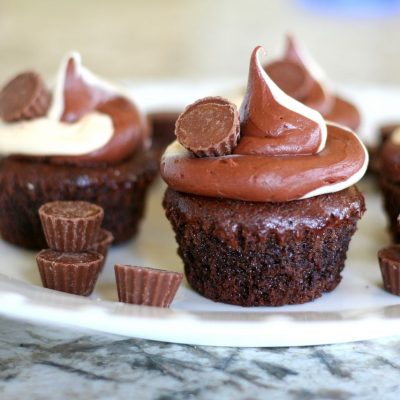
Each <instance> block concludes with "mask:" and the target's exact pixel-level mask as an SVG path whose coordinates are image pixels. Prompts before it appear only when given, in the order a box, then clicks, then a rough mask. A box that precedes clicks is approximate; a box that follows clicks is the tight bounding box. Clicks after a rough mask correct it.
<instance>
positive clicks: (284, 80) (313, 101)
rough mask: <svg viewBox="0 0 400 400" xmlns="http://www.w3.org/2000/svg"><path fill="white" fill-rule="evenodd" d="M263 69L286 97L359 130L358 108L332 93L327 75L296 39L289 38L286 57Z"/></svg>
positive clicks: (329, 118) (284, 55)
mask: <svg viewBox="0 0 400 400" xmlns="http://www.w3.org/2000/svg"><path fill="white" fill-rule="evenodd" d="M264 69H265V71H266V72H267V73H268V75H269V76H270V77H271V79H272V80H273V81H274V82H275V83H276V84H277V85H278V86H279V87H280V88H281V89H282V90H283V91H284V92H285V93H286V94H288V95H289V96H291V97H293V98H295V99H296V100H298V101H300V102H302V103H303V104H305V105H306V106H308V107H311V108H313V109H314V110H317V111H318V112H320V113H321V114H322V116H323V117H324V118H325V119H326V120H328V121H332V122H336V123H338V124H340V125H344V126H347V127H348V128H350V129H352V130H357V128H358V127H359V126H360V122H361V118H360V113H359V111H358V110H357V108H356V107H355V106H354V105H353V104H352V103H350V102H349V101H347V100H346V99H344V98H342V97H340V96H339V95H337V94H336V93H335V92H334V91H333V89H332V87H331V85H330V83H329V81H328V79H327V78H326V76H325V73H324V71H323V70H322V69H321V68H320V67H319V65H318V64H317V63H316V62H315V61H314V59H313V58H312V57H311V55H310V54H309V53H308V52H307V50H306V49H305V48H304V47H303V46H301V45H300V44H299V43H298V41H297V40H295V38H294V37H293V36H291V35H287V36H286V48H285V51H284V53H283V56H282V57H281V58H280V59H278V60H275V61H273V62H271V63H268V64H265V65H264Z"/></svg>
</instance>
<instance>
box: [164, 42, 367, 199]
mask: <svg viewBox="0 0 400 400" xmlns="http://www.w3.org/2000/svg"><path fill="white" fill-rule="evenodd" d="M260 51H261V48H260V47H257V48H256V49H255V50H254V51H253V53H252V56H251V60H250V71H249V80H248V88H247V94H246V97H245V99H244V101H243V104H242V106H241V108H240V117H241V118H240V119H241V121H240V122H241V127H240V139H239V142H238V144H237V146H236V147H235V148H234V150H233V154H223V155H217V156H215V155H213V156H212V157H202V158H199V157H196V156H195V155H194V154H193V153H192V152H191V151H189V150H187V149H185V147H184V146H183V145H182V144H181V143H179V142H178V141H175V142H174V143H172V144H171V145H170V146H169V147H168V148H167V149H166V151H165V153H164V155H163V157H162V159H161V168H160V170H161V175H162V177H163V178H164V180H165V181H166V182H167V184H168V185H169V186H170V187H172V188H173V189H175V190H177V191H181V192H186V193H191V194H195V195H201V196H209V197H222V198H228V199H233V200H244V201H259V202H285V201H291V200H296V199H304V198H308V197H312V196H317V195H322V194H326V193H332V192H337V191H339V190H342V189H345V188H347V187H349V186H351V185H353V184H354V183H356V182H357V181H358V180H360V179H361V177H362V176H363V175H364V173H365V171H366V168H367V164H368V154H367V151H366V149H365V147H364V145H363V144H362V142H361V141H360V139H359V138H358V137H357V136H356V135H355V133H354V132H352V131H351V130H349V129H347V128H343V127H342V126H340V125H336V124H332V123H326V124H325V122H324V120H323V119H322V117H321V115H320V114H318V112H316V111H313V110H311V109H310V108H308V107H306V106H305V105H302V104H300V103H299V102H297V101H296V100H294V99H293V98H291V97H289V96H287V95H285V94H284V93H283V92H282V91H281V90H280V89H279V88H278V87H277V86H276V85H275V84H274V83H273V82H272V80H271V79H270V78H269V77H268V75H267V74H266V73H265V72H264V71H263V69H262V67H261V65H260V62H259V59H258V55H259V52H260ZM222 116H223V115H222V114H218V113H216V114H214V118H216V119H218V118H222ZM192 117H194V115H192ZM202 121H203V123H207V124H208V125H209V126H211V124H210V121H204V118H202V117H201V115H200V117H199V118H197V119H196V120H195V121H192V122H193V129H194V133H196V132H197V133H199V132H202V130H201V129H199V126H198V125H199V124H201V123H202ZM220 122H221V121H218V120H217V121H215V124H214V125H215V126H218V125H219V124H220ZM185 129H186V130H190V129H191V127H190V124H187V125H186V126H185ZM178 138H179V136H178Z"/></svg>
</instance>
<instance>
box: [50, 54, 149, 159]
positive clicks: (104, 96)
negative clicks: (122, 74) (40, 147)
mask: <svg viewBox="0 0 400 400" xmlns="http://www.w3.org/2000/svg"><path fill="white" fill-rule="evenodd" d="M62 92H63V93H62V96H63V107H62V110H61V112H62V114H61V115H60V117H59V118H60V120H61V121H65V122H75V121H77V120H79V119H80V118H82V117H83V116H84V115H86V114H88V113H90V112H92V111H97V112H100V113H103V114H107V115H109V116H110V118H111V119H112V122H113V126H114V134H113V136H112V138H111V139H110V140H109V141H108V143H106V145H105V146H103V147H101V148H100V149H97V150H95V151H93V152H90V153H87V154H83V155H79V156H56V157H50V158H49V159H50V161H51V162H54V163H68V164H79V165H80V164H86V163H95V164H97V163H104V164H112V163H116V162H119V161H122V160H124V159H126V158H127V157H129V156H130V155H132V154H133V153H134V152H135V151H136V150H138V149H140V148H143V147H144V146H147V145H148V141H149V132H150V130H149V126H148V123H147V120H146V119H145V117H144V116H143V115H142V114H141V113H140V111H139V110H138V108H137V107H136V105H135V104H134V103H133V102H132V101H131V100H130V99H128V98H127V97H126V96H124V95H123V94H121V93H120V92H119V91H118V90H117V89H116V88H114V87H112V86H111V85H110V84H107V83H105V82H104V83H103V82H101V81H100V80H99V79H96V78H94V79H93V76H90V73H88V71H87V70H84V69H83V68H82V66H81V64H80V58H79V57H78V56H77V55H73V56H71V57H69V59H68V60H67V63H66V68H65V75H64V82H63V91H62ZM50 112H51V111H50Z"/></svg>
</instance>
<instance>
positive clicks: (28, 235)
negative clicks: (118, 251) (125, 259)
mask: <svg viewBox="0 0 400 400" xmlns="http://www.w3.org/2000/svg"><path fill="white" fill-rule="evenodd" d="M156 174H157V156H156V154H155V153H154V152H153V151H146V152H142V153H140V154H136V155H134V156H133V157H131V158H129V159H128V160H126V161H124V162H122V163H120V164H117V165H111V166H103V167H101V166H97V167H83V166H82V167H80V166H70V165H55V164H49V163H46V162H35V161H32V160H28V159H22V158H21V159H17V158H11V157H8V158H5V159H3V160H1V161H0V233H1V236H2V237H3V239H4V240H6V241H8V242H10V243H13V244H15V245H18V246H22V247H26V248H32V249H40V248H45V247H47V245H46V241H45V238H44V235H43V231H42V227H41V224H40V219H39V215H38V209H39V207H40V206H41V205H42V204H44V203H46V202H49V201H55V200H84V201H88V202H91V203H95V204H98V205H99V206H101V207H103V209H104V221H103V227H104V228H105V229H107V230H109V231H111V232H112V234H113V235H114V238H115V241H114V242H115V243H120V242H123V241H126V240H128V239H130V238H131V237H133V236H134V235H135V234H136V232H137V230H138V224H139V221H140V219H141V218H142V216H143V213H144V203H145V195H146V192H147V189H148V187H149V185H150V183H151V182H152V181H153V179H154V178H155V176H156Z"/></svg>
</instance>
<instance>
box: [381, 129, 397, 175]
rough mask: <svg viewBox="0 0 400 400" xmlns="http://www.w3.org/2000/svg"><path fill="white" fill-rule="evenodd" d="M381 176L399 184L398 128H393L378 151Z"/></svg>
mask: <svg viewBox="0 0 400 400" xmlns="http://www.w3.org/2000/svg"><path fill="white" fill-rule="evenodd" d="M380 165H381V170H380V171H381V176H382V177H383V178H387V179H389V180H391V181H393V182H400V127H398V128H395V129H394V130H393V131H392V133H391V134H390V136H388V137H387V138H386V139H385V140H384V142H383V145H382V149H381V151H380Z"/></svg>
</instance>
